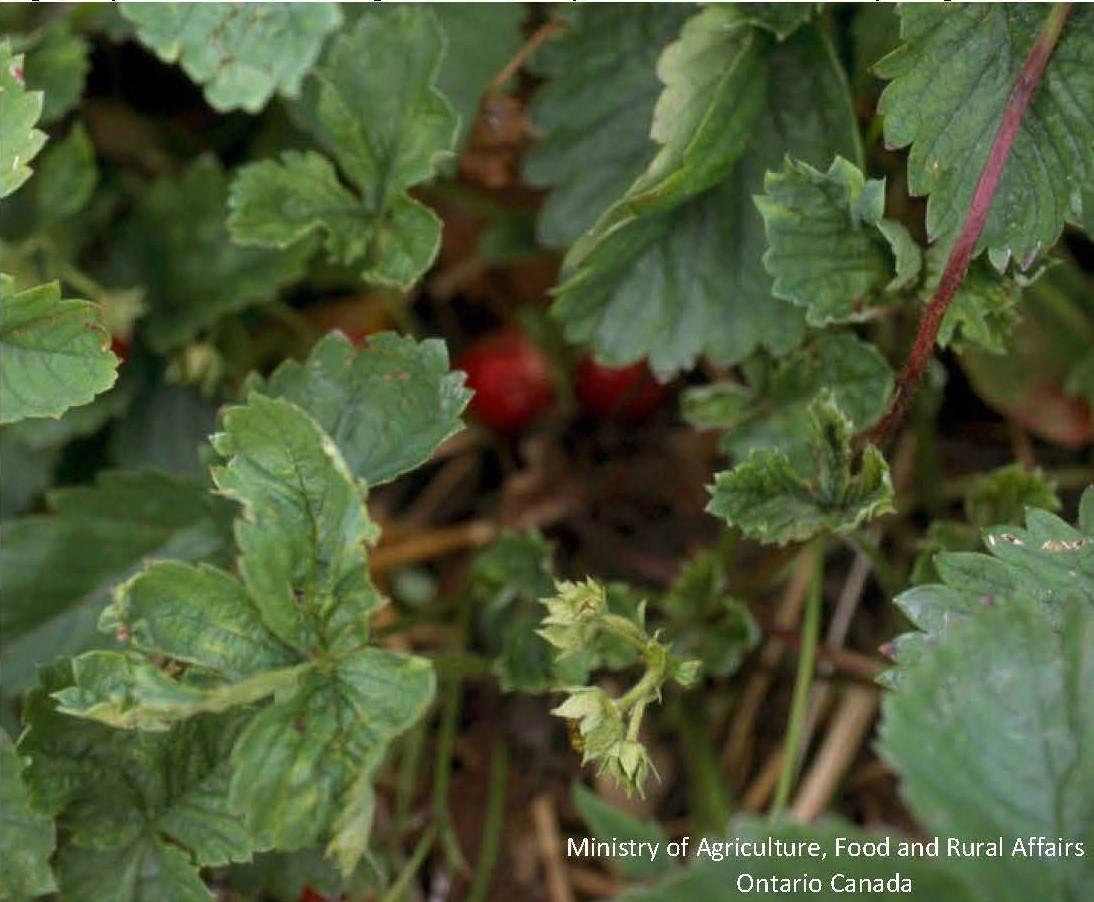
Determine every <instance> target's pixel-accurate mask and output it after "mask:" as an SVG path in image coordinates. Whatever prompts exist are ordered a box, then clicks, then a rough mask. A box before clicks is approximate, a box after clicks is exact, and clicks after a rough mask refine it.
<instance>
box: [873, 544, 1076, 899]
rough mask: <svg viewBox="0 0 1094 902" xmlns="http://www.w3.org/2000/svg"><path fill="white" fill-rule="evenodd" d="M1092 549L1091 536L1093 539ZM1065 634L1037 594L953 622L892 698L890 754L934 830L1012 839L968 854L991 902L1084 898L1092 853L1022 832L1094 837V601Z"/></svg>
mask: <svg viewBox="0 0 1094 902" xmlns="http://www.w3.org/2000/svg"><path fill="white" fill-rule="evenodd" d="M1087 544H1088V545H1089V544H1090V542H1089V540H1088V541H1087ZM1091 602H1092V599H1090V598H1087V599H1086V600H1085V601H1079V600H1075V601H1073V602H1071V603H1069V604H1068V605H1067V608H1066V610H1065V611H1064V612H1062V620H1063V624H1062V625H1063V628H1062V630H1056V629H1054V628H1053V626H1052V625H1051V624H1050V622H1049V620H1048V618H1046V617H1045V616H1044V613H1043V612H1042V611H1040V610H1038V609H1037V608H1036V607H1035V606H1034V605H1033V604H1031V601H1030V598H1029V596H1028V595H1026V594H1025V593H1022V595H1021V596H1020V597H1014V598H1010V599H1006V600H1002V599H1000V600H999V601H998V603H996V604H994V605H992V606H989V607H988V608H985V609H984V610H983V611H981V612H980V613H979V614H977V616H975V617H971V618H967V619H965V620H963V621H962V622H960V623H957V624H955V625H953V626H952V628H951V629H949V630H948V631H947V633H946V635H945V636H943V637H942V638H941V639H940V640H939V641H938V642H937V644H935V646H934V647H933V648H932V649H931V653H930V654H929V655H926V656H923V657H921V658H920V659H919V660H918V661H917V662H916V663H914V664H913V665H911V666H909V667H908V668H907V669H906V672H905V673H904V675H903V679H902V681H901V683H900V685H899V687H898V689H897V691H895V692H892V693H890V694H889V695H888V696H887V697H886V699H885V704H884V709H883V710H884V716H883V721H882V727H881V752H882V754H883V755H884V756H885V758H886V759H888V761H889V762H890V763H891V764H892V765H893V766H894V768H895V769H896V770H897V772H898V773H899V774H900V776H901V788H902V793H903V795H904V798H905V799H906V800H907V802H908V804H909V806H910V807H911V808H912V810H913V811H914V812H915V813H916V814H917V816H918V817H919V818H920V820H921V822H922V823H923V824H924V825H925V826H926V827H927V829H928V830H930V831H931V832H933V833H937V834H942V835H945V836H959V837H961V838H962V839H965V840H969V841H975V840H995V841H998V840H999V838H1002V842H1003V854H1002V855H1001V856H1000V857H998V858H993V859H987V858H983V857H975V858H970V859H967V860H965V861H963V866H964V870H965V872H966V873H967V874H968V875H969V879H970V882H971V883H972V884H973V885H975V886H977V887H978V888H980V890H981V892H982V894H983V897H984V898H991V899H999V900H1014V902H1024V900H1027V899H1032V898H1037V899H1046V900H1061V902H1063V900H1068V899H1080V898H1082V897H1083V895H1084V887H1089V886H1090V882H1091V879H1092V877H1094V873H1092V870H1091V866H1090V864H1089V859H1087V858H1079V857H1075V856H1074V853H1072V855H1070V856H1062V857H1056V856H1053V857H1047V858H1046V857H1042V855H1041V854H1038V853H1036V852H1035V853H1034V854H1015V853H1014V852H1013V849H1014V844H1015V842H1016V841H1017V840H1021V841H1023V842H1024V843H1027V844H1028V843H1030V842H1031V840H1030V837H1045V838H1048V839H1050V840H1056V839H1060V840H1069V841H1072V842H1074V841H1079V842H1083V843H1090V842H1092V841H1094V756H1091V754H1090V749H1091V747H1092V743H1094V670H1092V669H1091V667H1090V658H1091V650H1092V649H1094V605H1092V603H1091Z"/></svg>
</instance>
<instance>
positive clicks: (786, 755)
mask: <svg viewBox="0 0 1094 902" xmlns="http://www.w3.org/2000/svg"><path fill="white" fill-rule="evenodd" d="M812 555H813V575H812V578H811V579H810V581H809V594H808V595H807V596H806V599H805V617H804V620H803V623H802V635H801V650H800V652H799V654H798V674H797V677H796V678H795V680H794V696H793V699H792V700H791V703H790V722H789V723H788V724H787V728H786V743H785V744H784V746H783V760H782V770H780V771H779V782H778V785H777V786H776V788H775V800H774V801H773V802H772V804H771V817H772V819H775V818H777V817H779V816H780V815H781V814H782V813H783V811H785V810H786V805H787V802H788V801H789V800H790V790H791V788H792V786H793V784H794V775H795V773H797V770H798V759H799V757H800V756H801V751H802V749H801V745H802V737H803V736H804V730H805V721H806V717H807V715H808V709H809V689H810V687H811V686H812V684H813V670H814V669H815V667H816V663H817V642H818V641H819V639H820V609H821V588H822V586H823V584H824V540H823V539H814V540H813V548H812Z"/></svg>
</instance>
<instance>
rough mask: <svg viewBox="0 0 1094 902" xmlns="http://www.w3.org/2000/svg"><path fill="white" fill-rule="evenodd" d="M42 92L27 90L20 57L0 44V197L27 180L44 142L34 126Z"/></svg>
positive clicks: (40, 133)
mask: <svg viewBox="0 0 1094 902" xmlns="http://www.w3.org/2000/svg"><path fill="white" fill-rule="evenodd" d="M42 102H43V101H42V92H41V91H28V90H27V87H26V81H25V76H24V72H23V55H22V54H21V53H20V54H16V53H13V52H12V49H11V42H10V41H7V40H4V41H0V197H7V196H8V195H9V194H11V193H13V192H14V191H16V190H17V189H18V188H19V186H20V185H22V184H23V182H25V181H26V180H27V179H29V178H30V174H31V169H30V166H29V165H28V164H29V163H30V161H31V160H33V159H34V157H35V156H36V155H37V153H38V151H40V150H41V149H42V145H43V144H45V143H46V136H45V133H44V132H41V131H39V130H38V129H36V128H35V127H34V126H35V124H36V123H37V122H38V121H39V119H40V118H41V115H42Z"/></svg>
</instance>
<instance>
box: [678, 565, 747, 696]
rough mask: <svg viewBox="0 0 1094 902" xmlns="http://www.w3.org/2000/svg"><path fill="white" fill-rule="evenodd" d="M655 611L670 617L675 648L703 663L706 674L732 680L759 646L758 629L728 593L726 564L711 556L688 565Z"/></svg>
mask: <svg viewBox="0 0 1094 902" xmlns="http://www.w3.org/2000/svg"><path fill="white" fill-rule="evenodd" d="M657 606H658V608H659V609H660V610H661V611H663V612H664V613H665V615H666V616H667V617H668V621H669V622H668V626H667V628H666V630H665V634H666V636H667V637H668V639H669V641H670V642H671V643H672V647H673V649H674V650H675V651H676V653H677V654H678V655H680V657H682V658H696V659H698V660H699V661H701V662H702V664H703V673H705V674H709V675H711V676H716V677H719V676H720V677H727V676H730V675H731V674H733V673H734V672H736V670H737V668H738V667H740V665H741V662H742V661H743V660H744V658H745V656H746V655H747V654H748V653H749V652H750V651H752V649H754V648H755V647H756V644H757V643H758V642H759V641H760V628H759V626H758V625H757V624H756V621H755V620H754V619H753V617H752V614H751V613H750V612H749V610H748V607H747V606H746V605H745V604H744V603H743V602H741V601H738V600H737V599H735V598H733V597H732V596H731V595H730V594H729V585H728V581H727V578H726V571H725V565H724V562H723V561H722V560H721V558H720V557H719V556H718V555H717V554H715V553H713V552H706V553H701V554H697V555H695V557H693V558H692V559H691V560H690V561H688V562H687V563H685V564H684V566H683V567H682V568H681V569H680V573H679V575H678V576H677V577H676V580H675V581H674V582H673V584H672V585H671V586H670V587H669V589H668V591H667V592H666V593H665V594H664V596H662V598H661V599H660V600H659V601H658V603H657Z"/></svg>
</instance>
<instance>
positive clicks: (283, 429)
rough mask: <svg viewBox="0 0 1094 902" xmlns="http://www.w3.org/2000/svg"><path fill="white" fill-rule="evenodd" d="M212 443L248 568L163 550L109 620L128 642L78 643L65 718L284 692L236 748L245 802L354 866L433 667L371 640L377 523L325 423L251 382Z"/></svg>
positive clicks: (254, 815) (234, 789)
mask: <svg viewBox="0 0 1094 902" xmlns="http://www.w3.org/2000/svg"><path fill="white" fill-rule="evenodd" d="M213 447H214V448H215V450H216V451H217V453H219V454H220V455H221V456H222V457H223V458H224V459H225V463H224V465H223V466H221V467H218V468H215V469H214V470H213V478H214V481H215V482H216V484H217V487H218V489H219V490H220V492H221V493H222V494H224V495H227V496H228V497H230V498H233V499H235V500H238V501H239V502H240V503H241V505H242V507H243V511H242V514H241V515H240V516H239V517H238V518H237V519H236V524H235V526H236V543H237V546H238V549H239V560H238V570H239V574H240V578H239V579H237V578H236V577H235V576H233V575H231V574H229V573H227V572H225V571H223V570H219V569H217V568H214V567H210V566H201V567H195V566H193V565H190V564H184V563H178V562H160V563H155V564H152V565H151V566H150V567H148V568H147V569H145V570H144V571H143V572H142V573H140V574H138V575H137V576H135V577H133V578H132V579H131V580H129V582H127V583H125V584H123V585H122V586H121V587H120V588H119V589H118V590H117V591H116V593H115V596H114V600H113V602H112V603H111V604H110V605H109V606H108V607H107V608H106V610H105V611H104V612H103V615H102V618H101V620H100V624H101V626H102V628H103V629H105V630H110V631H114V632H116V633H117V634H118V635H119V637H121V638H122V639H123V640H124V641H126V642H127V643H128V645H129V648H130V651H127V652H106V651H101V652H89V653H87V654H85V655H83V656H81V657H80V658H78V659H77V660H76V661H75V662H74V667H73V672H74V676H75V686H73V687H70V688H68V689H65V690H63V691H60V692H57V693H55V697H56V698H57V699H58V700H59V702H60V703H61V709H62V710H63V711H65V712H66V713H69V714H74V715H77V716H80V717H84V718H92V719H95V720H99V721H103V722H105V723H109V724H112V725H120V726H126V727H139V728H143V729H146V730H164V729H168V728H171V729H173V727H172V724H174V723H175V722H178V721H180V720H185V719H187V718H192V717H193V716H194V715H195V714H198V713H200V712H214V711H222V710H226V709H228V708H235V707H238V706H240V705H247V704H251V703H254V702H258V701H260V700H262V699H264V698H266V697H270V696H273V701H272V703H271V704H269V705H268V706H267V707H265V708H263V709H262V710H261V711H260V712H259V713H258V714H256V715H255V716H254V718H253V719H252V720H251V721H250V722H249V723H248V724H247V726H246V727H245V729H244V731H243V733H242V735H241V736H240V739H239V742H238V743H237V744H236V745H235V747H234V749H233V751H232V758H231V761H232V778H231V790H230V794H231V799H232V805H233V808H234V809H235V810H237V811H239V812H241V813H242V814H243V817H244V820H245V822H246V824H247V825H248V829H250V830H251V831H252V832H253V833H254V834H255V835H256V836H259V837H261V838H262V841H263V843H264V844H266V845H272V846H276V847H277V848H281V849H285V850H293V849H298V848H303V847H305V846H308V845H312V844H314V843H315V842H317V841H318V840H319V839H320V838H322V837H324V836H326V837H328V838H329V840H330V844H329V846H328V853H329V854H331V855H332V856H334V857H336V858H337V859H338V861H339V864H340V866H341V868H342V870H343V872H344V873H347V874H348V873H349V872H351V871H352V869H353V867H354V866H355V864H356V861H357V859H358V858H359V856H360V854H361V853H362V851H363V849H364V840H365V838H367V831H368V826H369V819H370V814H369V812H370V799H371V793H372V790H371V786H370V785H369V779H370V777H369V775H370V774H371V772H372V769H373V768H374V766H375V765H376V764H377V763H378V761H379V759H380V757H381V756H382V754H383V752H384V749H385V748H386V744H387V743H388V742H389V741H390V739H391V738H392V737H393V736H395V735H396V734H397V733H399V732H401V731H402V730H405V729H406V728H407V727H409V726H410V725H411V724H412V723H413V722H414V721H415V720H416V719H417V718H418V717H420V716H421V714H422V712H423V711H424V709H425V707H426V706H427V705H428V703H429V701H430V699H431V698H432V694H433V685H434V676H433V671H432V667H431V666H430V664H429V663H428V662H427V661H425V660H422V659H419V658H413V657H409V656H404V655H397V654H394V653H391V652H387V651H382V650H380V649H376V648H370V647H368V646H367V645H366V643H367V641H368V637H369V617H370V615H371V614H372V613H373V612H374V611H375V610H376V608H378V607H379V606H380V604H381V603H382V599H381V597H380V595H379V594H378V593H377V591H376V590H375V588H374V587H373V586H372V583H371V581H370V580H369V576H368V569H367V558H366V549H367V547H368V545H369V544H371V543H372V542H374V541H375V540H376V538H377V537H378V530H377V529H376V527H375V526H374V525H373V524H372V522H371V520H370V519H369V517H368V513H367V511H366V509H365V504H364V497H363V486H362V485H361V484H360V483H358V482H357V480H356V479H355V478H354V477H353V476H352V474H351V473H350V471H349V469H348V467H347V465H346V463H345V462H344V460H343V459H342V457H341V455H340V454H339V452H338V450H337V448H336V447H335V445H334V443H333V442H332V440H331V439H330V438H329V437H328V436H327V435H326V433H324V432H323V431H322V429H321V428H320V427H319V426H318V425H317V424H316V423H315V421H314V420H313V419H312V418H311V417H310V416H308V414H306V413H305V412H304V411H303V410H301V409H300V408H299V407H297V406H296V405H294V404H292V403H290V402H289V401H286V400H283V399H272V398H267V397H264V396H262V395H259V394H257V393H252V394H251V396H250V399H249V401H248V402H247V404H246V405H243V406H239V407H234V408H231V409H229V410H228V411H227V412H226V413H225V414H224V416H223V429H222V431H221V432H220V433H218V434H217V435H215V436H214V437H213ZM164 661H166V662H168V663H167V666H166V667H165V666H162V665H163V662H164ZM271 761H276V762H280V763H279V764H277V765H276V766H272V765H271V764H270V762H271ZM263 762H264V763H263Z"/></svg>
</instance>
